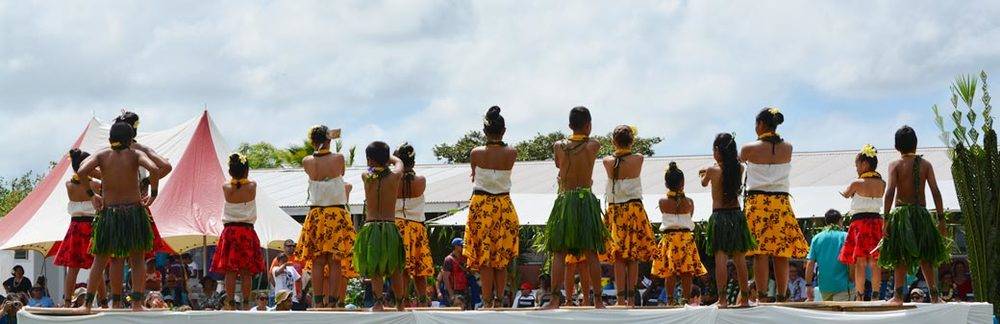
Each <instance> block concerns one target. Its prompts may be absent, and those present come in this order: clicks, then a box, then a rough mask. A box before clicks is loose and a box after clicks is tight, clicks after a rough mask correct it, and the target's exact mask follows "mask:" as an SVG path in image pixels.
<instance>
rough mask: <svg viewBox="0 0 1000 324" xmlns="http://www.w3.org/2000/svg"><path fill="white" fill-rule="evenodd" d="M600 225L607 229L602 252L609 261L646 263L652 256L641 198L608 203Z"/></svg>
mask: <svg viewBox="0 0 1000 324" xmlns="http://www.w3.org/2000/svg"><path fill="white" fill-rule="evenodd" d="M604 225H605V227H607V228H608V231H609V232H611V239H610V240H608V241H607V242H608V244H606V245H605V246H607V247H608V248H607V250H606V251H605V253H606V254H607V255H608V258H609V259H611V260H615V259H617V260H629V261H642V262H648V261H649V260H652V259H653V256H654V255H656V240H655V239H654V238H653V227H652V226H651V225H649V218H648V217H647V216H646V210H645V209H644V208H643V206H642V201H641V200H633V201H628V202H625V203H621V204H609V205H608V210H607V212H606V213H605V214H604Z"/></svg>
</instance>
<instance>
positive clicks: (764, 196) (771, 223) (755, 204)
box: [745, 193, 809, 258]
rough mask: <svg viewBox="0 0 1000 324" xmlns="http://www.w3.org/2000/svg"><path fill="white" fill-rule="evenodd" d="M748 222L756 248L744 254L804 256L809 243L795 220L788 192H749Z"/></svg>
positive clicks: (787, 256)
mask: <svg viewBox="0 0 1000 324" xmlns="http://www.w3.org/2000/svg"><path fill="white" fill-rule="evenodd" d="M745 210H746V216H747V225H749V226H750V232H751V233H753V235H754V237H756V239H757V248H756V249H754V250H751V251H749V252H748V253H747V255H770V256H776V257H785V258H804V257H805V256H806V254H807V253H809V243H806V239H805V236H803V235H802V228H800V227H799V222H798V221H796V220H795V213H793V212H792V203H791V200H790V199H789V196H788V195H787V194H771V193H751V194H750V195H748V196H747V198H746V204H745Z"/></svg>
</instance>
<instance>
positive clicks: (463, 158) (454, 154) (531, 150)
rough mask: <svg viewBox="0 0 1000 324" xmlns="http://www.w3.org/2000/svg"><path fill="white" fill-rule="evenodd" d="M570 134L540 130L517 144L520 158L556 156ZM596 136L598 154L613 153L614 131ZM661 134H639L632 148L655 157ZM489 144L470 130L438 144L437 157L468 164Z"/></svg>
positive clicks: (542, 159) (480, 134)
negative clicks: (476, 151) (559, 144)
mask: <svg viewBox="0 0 1000 324" xmlns="http://www.w3.org/2000/svg"><path fill="white" fill-rule="evenodd" d="M566 136H567V135H566V133H563V132H560V131H555V132H550V133H547V134H542V133H537V134H535V136H534V137H532V138H529V139H527V140H524V141H520V142H517V143H516V144H514V148H517V160H518V161H544V160H551V159H552V158H553V154H554V153H553V152H552V145H553V144H555V143H556V142H558V141H559V140H562V139H564V138H566ZM592 138H593V139H595V140H597V141H598V142H599V143H601V150H600V151H599V152H598V156H606V155H611V154H613V153H614V152H615V148H614V145H612V143H611V134H610V133H608V134H607V135H597V136H593V137H592ZM662 141H663V139H662V138H660V137H637V138H636V139H635V144H633V145H632V151H634V152H636V153H639V154H642V155H645V156H652V155H653V154H654V153H655V152H654V151H653V145H656V144H658V143H660V142H662ZM482 145H486V136H484V135H483V133H482V132H480V131H470V132H468V133H466V134H465V135H463V136H462V138H460V139H458V141H456V142H455V144H447V143H441V144H438V145H435V146H434V157H436V158H437V159H438V160H445V162H447V163H468V162H469V155H470V152H471V151H472V149H473V148H475V147H477V146H482Z"/></svg>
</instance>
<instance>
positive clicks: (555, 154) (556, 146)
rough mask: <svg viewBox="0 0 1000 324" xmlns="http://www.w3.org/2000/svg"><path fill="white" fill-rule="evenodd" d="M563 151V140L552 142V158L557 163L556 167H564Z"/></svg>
mask: <svg viewBox="0 0 1000 324" xmlns="http://www.w3.org/2000/svg"><path fill="white" fill-rule="evenodd" d="M560 152H562V141H558V142H555V143H553V144H552V160H553V161H555V163H556V168H562V157H561V156H560V155H559V153H560Z"/></svg>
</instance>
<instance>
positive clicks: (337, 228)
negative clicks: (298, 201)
mask: <svg viewBox="0 0 1000 324" xmlns="http://www.w3.org/2000/svg"><path fill="white" fill-rule="evenodd" d="M339 136H340V130H337V129H335V130H332V131H331V130H330V129H329V128H327V127H326V126H323V125H317V126H313V127H312V128H311V129H309V140H310V141H311V142H312V145H313V148H314V149H315V152H314V153H313V154H312V155H311V156H307V157H305V158H304V159H302V168H303V169H304V170H305V172H306V174H307V175H308V176H309V192H308V193H309V201H308V204H309V206H310V208H309V213H308V214H307V215H306V220H305V222H303V223H302V232H301V234H299V243H298V245H296V247H295V256H296V258H298V259H299V260H305V261H306V263H307V264H310V265H311V268H312V269H313V275H312V287H313V289H314V293H313V307H315V308H325V307H332V306H336V305H338V304H339V301H338V300H337V297H336V295H337V294H335V293H334V291H332V290H331V287H337V286H338V284H337V283H338V282H340V281H341V280H343V269H342V268H341V265H342V264H343V263H342V260H344V259H350V258H351V253H352V252H351V251H352V248H353V247H354V238H355V233H354V222H353V221H352V220H351V213H350V212H348V211H347V194H346V193H345V185H344V178H343V176H344V171H345V169H346V167H345V162H344V156H343V155H341V154H340V153H335V152H330V140H331V139H333V138H337V137H339ZM328 281H333V284H327V282H328ZM327 296H330V298H329V299H327V298H326V297H327Z"/></svg>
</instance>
